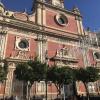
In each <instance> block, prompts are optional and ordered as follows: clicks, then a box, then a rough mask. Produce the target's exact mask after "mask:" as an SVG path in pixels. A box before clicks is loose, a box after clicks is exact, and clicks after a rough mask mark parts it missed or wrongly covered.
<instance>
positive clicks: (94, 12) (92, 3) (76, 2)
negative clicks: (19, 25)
mask: <svg viewBox="0 0 100 100" xmlns="http://www.w3.org/2000/svg"><path fill="white" fill-rule="evenodd" d="M1 1H2V3H3V4H4V6H5V8H6V10H11V11H21V12H22V11H24V9H27V12H30V11H31V8H32V1H33V0H1ZM64 4H65V9H67V10H72V8H73V6H77V7H78V8H79V10H80V12H81V15H82V16H83V26H84V28H85V29H86V28H87V27H90V30H92V31H100V0H64Z"/></svg>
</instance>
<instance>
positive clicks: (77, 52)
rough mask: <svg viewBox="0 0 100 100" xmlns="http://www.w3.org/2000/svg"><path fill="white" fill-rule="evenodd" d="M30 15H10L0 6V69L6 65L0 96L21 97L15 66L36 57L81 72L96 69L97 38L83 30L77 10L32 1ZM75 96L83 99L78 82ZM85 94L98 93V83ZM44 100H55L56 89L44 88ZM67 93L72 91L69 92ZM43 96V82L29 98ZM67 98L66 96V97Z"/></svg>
mask: <svg viewBox="0 0 100 100" xmlns="http://www.w3.org/2000/svg"><path fill="white" fill-rule="evenodd" d="M32 10H33V13H32V14H31V15H28V14H27V13H26V12H12V11H8V10H6V9H5V7H4V5H3V4H2V3H0V59H1V60H0V65H1V66H3V61H4V60H5V59H6V61H7V62H8V75H7V80H6V82H4V83H1V84H0V96H1V97H2V96H3V95H5V96H11V95H12V94H17V95H18V96H20V97H21V96H22V95H23V94H22V88H23V86H22V83H21V82H19V81H17V80H16V79H15V78H14V74H13V72H14V70H15V68H16V62H25V61H28V60H30V59H31V60H34V57H36V56H38V57H39V59H40V60H41V61H42V62H45V60H46V57H47V58H48V64H49V65H50V66H51V65H54V64H56V65H58V66H69V67H71V68H81V67H87V66H93V67H97V68H99V67H100V38H99V37H100V36H98V35H99V34H97V33H94V32H91V31H89V30H85V29H84V27H83V25H82V16H81V14H80V11H79V9H78V8H77V7H74V8H73V9H72V10H71V11H69V10H66V9H65V8H64V0H34V3H33V7H32ZM76 87H77V93H78V95H85V94H86V92H85V88H84V85H83V84H82V83H81V82H77V83H76ZM88 89H89V92H90V93H92V94H95V95H97V94H99V93H100V82H99V81H98V82H94V83H89V85H88ZM47 91H48V98H55V97H56V95H57V91H56V87H54V85H53V84H48V90H47ZM68 91H69V92H71V91H72V90H71V89H69V90H68ZM34 93H35V94H36V95H45V84H44V82H40V83H36V84H35V85H33V87H32V89H31V95H34ZM69 94H70V93H69Z"/></svg>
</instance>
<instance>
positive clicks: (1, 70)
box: [0, 61, 8, 82]
mask: <svg viewBox="0 0 100 100" xmlns="http://www.w3.org/2000/svg"><path fill="white" fill-rule="evenodd" d="M2 63H3V66H2V65H0V82H3V81H4V80H6V77H7V72H8V70H7V69H8V63H7V62H6V61H4V62H2Z"/></svg>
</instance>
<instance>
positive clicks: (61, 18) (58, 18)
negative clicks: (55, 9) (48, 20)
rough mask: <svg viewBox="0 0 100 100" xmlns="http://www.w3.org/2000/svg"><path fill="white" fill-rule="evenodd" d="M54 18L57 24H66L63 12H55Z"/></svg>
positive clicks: (66, 20)
mask: <svg viewBox="0 0 100 100" xmlns="http://www.w3.org/2000/svg"><path fill="white" fill-rule="evenodd" d="M55 19H56V22H57V23H58V24H59V25H62V26H65V25H67V24H68V19H67V17H66V16H65V15H63V14H57V15H56V16H55Z"/></svg>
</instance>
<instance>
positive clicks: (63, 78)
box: [47, 66, 73, 95]
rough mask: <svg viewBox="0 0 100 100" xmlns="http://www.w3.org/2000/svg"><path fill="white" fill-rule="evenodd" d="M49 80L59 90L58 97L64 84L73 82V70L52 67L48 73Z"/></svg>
mask: <svg viewBox="0 0 100 100" xmlns="http://www.w3.org/2000/svg"><path fill="white" fill-rule="evenodd" d="M47 78H48V80H49V81H52V82H53V83H54V84H55V86H56V88H57V90H58V95H61V88H63V85H64V84H69V83H72V82H73V76H72V70H71V68H68V67H58V66H52V67H50V68H49V70H48V73H47Z"/></svg>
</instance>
